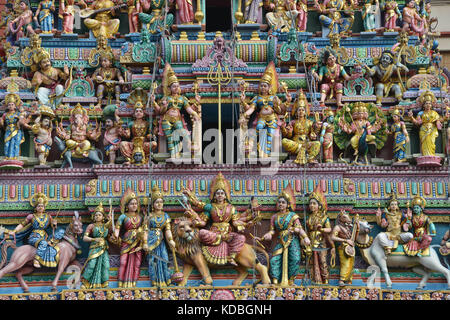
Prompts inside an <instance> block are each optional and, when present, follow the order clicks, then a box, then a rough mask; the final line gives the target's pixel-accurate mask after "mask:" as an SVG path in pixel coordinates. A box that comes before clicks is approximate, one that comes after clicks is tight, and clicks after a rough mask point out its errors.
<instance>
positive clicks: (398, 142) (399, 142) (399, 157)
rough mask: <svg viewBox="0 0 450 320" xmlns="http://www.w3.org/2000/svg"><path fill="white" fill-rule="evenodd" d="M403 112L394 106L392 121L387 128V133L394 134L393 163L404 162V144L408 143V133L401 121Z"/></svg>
mask: <svg viewBox="0 0 450 320" xmlns="http://www.w3.org/2000/svg"><path fill="white" fill-rule="evenodd" d="M403 112H404V110H401V108H394V110H393V111H392V113H391V115H392V120H393V121H394V123H392V125H391V127H390V129H387V133H388V134H392V135H393V136H394V145H393V152H394V162H395V163H401V162H406V144H407V143H409V134H408V131H407V130H406V125H405V123H404V122H403Z"/></svg>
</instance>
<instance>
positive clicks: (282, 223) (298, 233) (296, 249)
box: [262, 185, 311, 286]
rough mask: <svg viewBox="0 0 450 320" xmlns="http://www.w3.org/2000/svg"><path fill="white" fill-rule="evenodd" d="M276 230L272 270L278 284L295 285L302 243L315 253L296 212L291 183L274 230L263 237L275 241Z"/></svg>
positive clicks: (281, 199)
mask: <svg viewBox="0 0 450 320" xmlns="http://www.w3.org/2000/svg"><path fill="white" fill-rule="evenodd" d="M276 233H277V238H276V245H275V247H274V248H273V251H272V258H271V259H270V271H269V273H270V276H271V277H272V279H273V283H274V284H279V285H282V286H288V285H289V286H292V285H293V284H294V280H295V277H296V276H297V274H298V273H299V271H300V259H301V247H300V242H302V244H303V246H304V247H306V252H307V253H308V254H310V253H311V251H310V250H311V248H310V245H311V242H310V240H309V238H308V236H307V235H306V232H305V231H304V230H303V228H302V225H301V222H300V217H299V216H298V215H297V214H296V213H295V195H294V190H293V189H292V187H291V186H290V185H289V186H288V187H287V188H286V189H284V190H283V192H281V193H280V195H279V196H278V198H277V213H276V214H274V215H273V216H272V218H271V219H270V230H269V232H267V233H266V234H265V235H264V236H263V237H262V238H263V239H264V240H266V241H271V240H272V237H273V236H274V235H275V234H276ZM299 237H300V239H301V240H300V239H299Z"/></svg>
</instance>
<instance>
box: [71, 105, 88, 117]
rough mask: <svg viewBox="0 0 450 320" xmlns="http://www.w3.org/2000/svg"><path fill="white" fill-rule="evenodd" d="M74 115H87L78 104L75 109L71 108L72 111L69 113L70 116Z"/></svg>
mask: <svg viewBox="0 0 450 320" xmlns="http://www.w3.org/2000/svg"><path fill="white" fill-rule="evenodd" d="M76 114H82V115H87V110H86V109H85V108H83V106H82V105H81V104H80V103H78V104H77V105H76V106H75V108H73V109H72V111H71V112H70V116H74V115H76Z"/></svg>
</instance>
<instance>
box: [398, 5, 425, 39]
mask: <svg viewBox="0 0 450 320" xmlns="http://www.w3.org/2000/svg"><path fill="white" fill-rule="evenodd" d="M402 18H403V19H402V20H403V28H402V30H403V31H413V32H415V33H416V34H418V35H420V36H423V35H424V34H425V32H426V31H427V30H426V20H425V19H424V18H422V17H421V16H420V15H419V13H418V12H417V9H416V2H415V0H406V1H405V7H404V8H403V12H402Z"/></svg>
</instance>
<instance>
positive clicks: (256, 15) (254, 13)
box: [244, 0, 264, 24]
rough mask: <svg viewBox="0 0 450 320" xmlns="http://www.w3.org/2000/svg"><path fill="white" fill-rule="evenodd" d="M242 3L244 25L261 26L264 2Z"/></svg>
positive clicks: (253, 0) (250, 1)
mask: <svg viewBox="0 0 450 320" xmlns="http://www.w3.org/2000/svg"><path fill="white" fill-rule="evenodd" d="M244 3H245V5H244V21H245V23H258V24H262V23H263V13H262V12H263V6H264V0H245V1H244Z"/></svg>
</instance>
